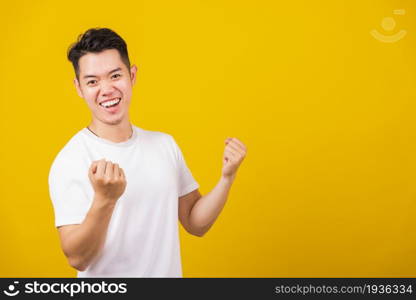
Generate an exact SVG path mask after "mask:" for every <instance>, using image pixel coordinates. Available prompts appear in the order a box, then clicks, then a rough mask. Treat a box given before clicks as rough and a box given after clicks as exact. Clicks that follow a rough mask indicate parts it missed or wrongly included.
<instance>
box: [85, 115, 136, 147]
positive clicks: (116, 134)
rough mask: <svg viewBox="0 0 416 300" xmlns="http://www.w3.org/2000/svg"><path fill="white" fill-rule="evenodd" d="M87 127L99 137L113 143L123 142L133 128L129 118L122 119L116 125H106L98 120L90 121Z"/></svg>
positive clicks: (131, 132)
mask: <svg viewBox="0 0 416 300" xmlns="http://www.w3.org/2000/svg"><path fill="white" fill-rule="evenodd" d="M88 129H89V130H90V131H92V132H93V133H94V134H95V135H97V136H99V137H100V138H103V139H106V140H109V141H111V142H113V143H121V142H125V141H127V140H128V139H130V138H131V136H132V134H133V128H132V125H131V123H130V121H129V120H126V121H122V122H121V123H119V124H117V125H108V124H104V123H101V122H99V121H95V120H93V121H91V123H90V125H88Z"/></svg>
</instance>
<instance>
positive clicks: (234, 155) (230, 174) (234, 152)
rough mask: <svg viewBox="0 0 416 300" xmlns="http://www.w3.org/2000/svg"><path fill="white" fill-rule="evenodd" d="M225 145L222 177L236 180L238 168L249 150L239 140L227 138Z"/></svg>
mask: <svg viewBox="0 0 416 300" xmlns="http://www.w3.org/2000/svg"><path fill="white" fill-rule="evenodd" d="M225 145H226V146H225V150H224V159H223V167H222V176H223V177H224V178H231V179H234V177H235V175H236V173H237V169H238V167H239V166H240V164H241V163H242V162H243V160H244V158H245V156H246V154H247V148H246V146H245V145H244V144H243V143H242V142H241V141H239V140H238V139H237V138H227V139H226V140H225Z"/></svg>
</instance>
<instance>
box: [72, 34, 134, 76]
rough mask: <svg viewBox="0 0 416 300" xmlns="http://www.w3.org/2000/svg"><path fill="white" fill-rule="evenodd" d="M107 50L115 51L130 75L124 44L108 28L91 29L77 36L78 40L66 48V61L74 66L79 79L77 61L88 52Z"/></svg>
mask: <svg viewBox="0 0 416 300" xmlns="http://www.w3.org/2000/svg"><path fill="white" fill-rule="evenodd" d="M107 49H116V50H117V51H118V53H119V54H120V57H121V60H122V61H123V63H124V64H125V65H126V67H127V69H128V71H129V73H130V60H129V54H128V52H127V44H126V42H125V41H124V40H123V39H122V38H121V36H119V35H118V34H117V33H115V32H114V31H113V30H111V29H109V28H91V29H88V30H87V31H86V32H84V33H83V34H80V35H79V36H78V40H77V41H76V42H75V43H73V44H72V45H71V46H70V47H69V48H68V53H67V55H68V60H69V61H70V62H72V65H73V66H74V70H75V74H76V76H77V78H78V79H79V64H78V62H79V59H80V58H81V57H82V56H83V55H85V54H87V53H88V52H93V53H98V52H101V51H104V50H107Z"/></svg>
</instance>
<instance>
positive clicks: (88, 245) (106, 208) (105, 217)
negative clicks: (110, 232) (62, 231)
mask: <svg viewBox="0 0 416 300" xmlns="http://www.w3.org/2000/svg"><path fill="white" fill-rule="evenodd" d="M97 200H98V199H97V198H96V197H94V201H93V203H92V205H91V208H90V210H89V211H88V213H87V216H86V217H85V219H84V221H83V222H82V224H80V225H79V227H77V228H75V229H74V230H73V231H71V232H70V234H69V235H68V237H67V238H66V240H65V247H64V249H65V250H64V251H65V254H66V255H67V257H68V260H69V262H70V264H71V265H72V266H73V267H75V268H76V269H78V270H80V271H83V270H84V269H86V268H87V267H88V265H89V264H90V263H91V262H92V260H93V259H94V258H95V257H96V256H97V255H98V253H99V252H100V250H101V248H102V247H103V245H104V242H105V237H106V234H107V229H108V225H109V223H110V220H111V216H112V213H113V210H114V205H105V204H102V203H103V201H97Z"/></svg>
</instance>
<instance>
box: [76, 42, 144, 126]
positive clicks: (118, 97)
mask: <svg viewBox="0 0 416 300" xmlns="http://www.w3.org/2000/svg"><path fill="white" fill-rule="evenodd" d="M78 64H79V76H78V77H79V79H75V80H74V84H75V87H76V89H77V92H78V95H79V96H80V97H82V98H84V99H85V101H86V102H87V105H88V107H89V109H90V110H91V114H92V118H93V122H94V123H96V124H100V125H117V124H120V123H121V122H122V121H128V118H129V114H128V110H129V106H130V99H131V95H132V87H133V85H134V83H135V81H136V72H137V68H136V66H134V65H133V66H132V67H131V68H130V73H129V70H128V69H127V67H126V65H125V64H124V63H123V61H122V60H121V57H120V54H119V53H118V51H117V50H116V49H108V50H104V51H102V52H99V53H92V52H89V53H87V54H85V55H83V56H82V57H81V58H80V59H79V62H78Z"/></svg>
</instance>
